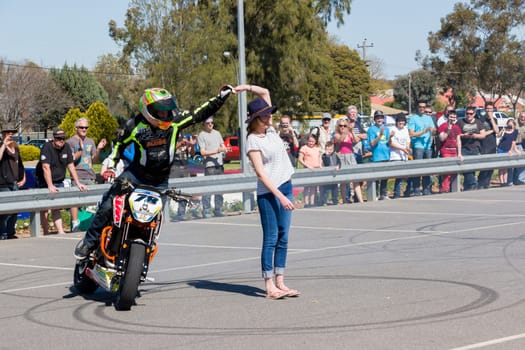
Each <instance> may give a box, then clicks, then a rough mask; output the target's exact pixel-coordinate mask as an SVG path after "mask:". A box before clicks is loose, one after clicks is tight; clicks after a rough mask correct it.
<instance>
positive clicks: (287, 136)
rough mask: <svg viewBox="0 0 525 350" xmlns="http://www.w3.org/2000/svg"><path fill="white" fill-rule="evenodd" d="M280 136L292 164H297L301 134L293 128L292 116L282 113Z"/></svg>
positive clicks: (294, 165)
mask: <svg viewBox="0 0 525 350" xmlns="http://www.w3.org/2000/svg"><path fill="white" fill-rule="evenodd" d="M279 136H280V137H281V140H283V143H284V147H285V148H286V153H288V157H289V158H290V161H291V162H292V166H293V167H294V168H295V167H296V166H297V151H298V150H299V136H298V134H297V132H296V131H295V130H294V129H293V128H292V118H291V117H290V116H288V115H285V114H284V115H282V116H281V118H280V123H279Z"/></svg>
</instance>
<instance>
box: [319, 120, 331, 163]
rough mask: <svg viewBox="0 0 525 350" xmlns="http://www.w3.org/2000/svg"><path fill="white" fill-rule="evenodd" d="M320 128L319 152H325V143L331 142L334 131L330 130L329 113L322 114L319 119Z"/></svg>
mask: <svg viewBox="0 0 525 350" xmlns="http://www.w3.org/2000/svg"><path fill="white" fill-rule="evenodd" d="M321 123H322V124H321V127H320V128H319V135H318V142H319V147H320V148H321V152H322V153H324V152H325V146H326V143H327V142H329V141H332V135H333V133H334V130H333V128H332V125H331V123H332V115H331V114H330V113H323V116H322V119H321Z"/></svg>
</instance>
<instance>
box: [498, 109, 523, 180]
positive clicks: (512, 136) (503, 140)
mask: <svg viewBox="0 0 525 350" xmlns="http://www.w3.org/2000/svg"><path fill="white" fill-rule="evenodd" d="M499 137H500V141H499V145H498V150H497V152H498V153H508V154H509V155H512V154H513V153H512V152H516V154H518V155H521V151H520V150H519V149H518V147H517V145H516V140H517V138H518V130H516V121H515V120H514V119H509V120H508V121H507V125H506V126H505V128H504V129H503V130H501V131H500V133H499ZM507 175H508V174H507V169H506V168H502V169H499V183H500V185H501V186H507V185H509V186H512V185H513V183H512V182H510V183H507V180H508V179H507Z"/></svg>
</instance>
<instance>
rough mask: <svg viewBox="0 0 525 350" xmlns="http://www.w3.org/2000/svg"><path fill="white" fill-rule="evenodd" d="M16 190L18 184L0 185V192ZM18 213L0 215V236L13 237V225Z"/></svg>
mask: <svg viewBox="0 0 525 350" xmlns="http://www.w3.org/2000/svg"><path fill="white" fill-rule="evenodd" d="M9 191H18V185H17V184H12V185H9V186H6V187H0V192H9ZM17 219H18V214H4V215H0V236H1V235H3V236H5V237H14V236H15V233H16V232H15V226H16V220H17Z"/></svg>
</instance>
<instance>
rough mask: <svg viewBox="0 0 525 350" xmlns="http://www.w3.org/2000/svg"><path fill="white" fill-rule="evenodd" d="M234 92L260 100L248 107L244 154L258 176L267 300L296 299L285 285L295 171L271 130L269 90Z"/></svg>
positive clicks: (239, 89) (253, 87)
mask: <svg viewBox="0 0 525 350" xmlns="http://www.w3.org/2000/svg"><path fill="white" fill-rule="evenodd" d="M234 91H235V92H236V93H239V92H242V91H249V92H252V93H254V94H256V95H258V96H259V97H258V98H256V99H255V100H253V101H251V102H250V103H249V104H248V119H247V120H246V124H247V130H248V137H247V140H246V153H247V155H248V158H249V159H250V161H251V163H252V165H253V168H254V170H255V173H256V174H257V205H258V207H259V214H260V217H261V225H262V229H263V246H262V252H261V265H262V276H263V278H264V282H265V288H266V297H267V298H270V299H281V298H284V297H287V296H288V297H296V296H299V294H300V292H299V291H298V290H296V289H291V288H288V287H287V286H286V285H285V284H284V269H285V267H286V255H287V252H288V231H289V229H290V223H291V219H292V210H294V209H295V207H294V203H293V193H292V182H291V177H292V174H293V173H294V168H293V166H292V163H291V162H290V158H289V157H288V154H287V152H286V149H285V147H284V144H283V142H282V140H281V138H280V137H279V134H278V133H277V132H276V130H275V129H274V128H273V126H272V125H273V124H272V114H273V113H275V111H276V110H277V107H275V106H272V102H271V99H270V91H268V89H266V88H263V87H260V86H256V85H239V86H237V87H235V89H234Z"/></svg>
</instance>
